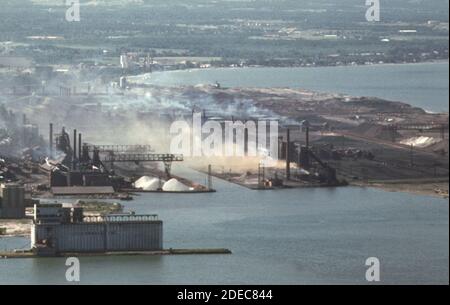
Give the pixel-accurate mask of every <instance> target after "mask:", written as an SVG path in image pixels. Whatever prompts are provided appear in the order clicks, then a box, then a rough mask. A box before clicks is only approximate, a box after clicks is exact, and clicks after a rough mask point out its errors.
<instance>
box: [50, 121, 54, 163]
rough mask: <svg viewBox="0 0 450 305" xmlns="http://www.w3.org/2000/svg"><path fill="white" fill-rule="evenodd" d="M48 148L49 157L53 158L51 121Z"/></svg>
mask: <svg viewBox="0 0 450 305" xmlns="http://www.w3.org/2000/svg"><path fill="white" fill-rule="evenodd" d="M49 148H50V158H53V124H52V123H50V135H49Z"/></svg>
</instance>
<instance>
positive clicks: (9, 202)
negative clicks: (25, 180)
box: [0, 184, 25, 219]
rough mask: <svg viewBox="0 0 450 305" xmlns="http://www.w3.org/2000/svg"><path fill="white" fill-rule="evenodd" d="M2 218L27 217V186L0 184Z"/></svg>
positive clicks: (0, 214) (0, 213) (0, 212)
mask: <svg viewBox="0 0 450 305" xmlns="http://www.w3.org/2000/svg"><path fill="white" fill-rule="evenodd" d="M0 218H3V219H21V218H25V188H24V187H23V186H20V185H17V184H1V185H0Z"/></svg>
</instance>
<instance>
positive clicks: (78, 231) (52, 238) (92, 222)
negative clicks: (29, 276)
mask: <svg viewBox="0 0 450 305" xmlns="http://www.w3.org/2000/svg"><path fill="white" fill-rule="evenodd" d="M31 248H32V249H33V251H34V252H35V253H36V254H37V255H40V256H55V255H58V254H61V253H107V252H128V251H134V252H139V251H141V252H145V251H159V250H162V249H163V222H162V221H161V220H158V217H157V216H156V215H134V214H130V215H128V214H126V215H125V214H124V215H122V214H121V215H109V216H101V217H85V216H84V212H83V209H82V208H78V207H73V208H67V207H63V205H61V204H51V205H35V206H34V222H33V225H32V229H31Z"/></svg>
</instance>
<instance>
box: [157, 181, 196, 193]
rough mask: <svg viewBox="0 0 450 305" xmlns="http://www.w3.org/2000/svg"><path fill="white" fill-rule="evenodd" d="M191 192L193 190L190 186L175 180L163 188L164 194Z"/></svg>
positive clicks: (165, 184) (168, 182)
mask: <svg viewBox="0 0 450 305" xmlns="http://www.w3.org/2000/svg"><path fill="white" fill-rule="evenodd" d="M190 190H191V188H189V187H188V186H186V185H184V184H183V183H181V182H180V181H178V180H177V179H174V178H173V179H170V180H169V181H167V182H166V183H164V186H163V191H164V192H187V191H190Z"/></svg>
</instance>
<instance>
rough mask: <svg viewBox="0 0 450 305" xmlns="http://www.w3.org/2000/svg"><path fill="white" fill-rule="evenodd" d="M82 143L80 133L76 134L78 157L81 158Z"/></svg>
mask: <svg viewBox="0 0 450 305" xmlns="http://www.w3.org/2000/svg"><path fill="white" fill-rule="evenodd" d="M82 145H83V144H82V143H81V133H80V134H79V135H78V158H79V159H81V146H82Z"/></svg>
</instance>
